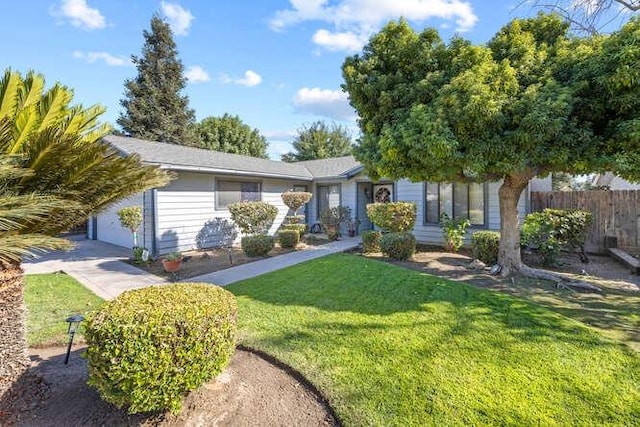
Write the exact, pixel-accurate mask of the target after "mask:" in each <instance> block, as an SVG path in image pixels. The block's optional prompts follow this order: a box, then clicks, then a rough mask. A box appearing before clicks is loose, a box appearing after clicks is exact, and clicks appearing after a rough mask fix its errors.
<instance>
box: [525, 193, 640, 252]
mask: <svg viewBox="0 0 640 427" xmlns="http://www.w3.org/2000/svg"><path fill="white" fill-rule="evenodd" d="M545 208H554V209H583V210H586V211H589V212H591V213H592V214H593V223H592V224H591V230H590V231H589V234H588V235H587V242H586V245H585V249H586V250H587V251H588V252H604V251H605V250H606V244H605V237H607V236H613V237H615V238H616V239H617V244H618V246H619V247H633V248H637V247H638V246H640V245H639V243H640V242H639V239H638V230H639V225H640V224H639V223H640V190H613V191H599V190H598V191H595V190H594V191H545V192H538V191H535V192H532V193H531V209H532V210H533V211H541V210H543V209H545Z"/></svg>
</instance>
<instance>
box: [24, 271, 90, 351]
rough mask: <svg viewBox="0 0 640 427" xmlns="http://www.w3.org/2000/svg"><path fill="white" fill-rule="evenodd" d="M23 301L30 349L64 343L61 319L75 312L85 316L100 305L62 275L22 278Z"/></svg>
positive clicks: (63, 329) (71, 279) (65, 340)
mask: <svg viewBox="0 0 640 427" xmlns="http://www.w3.org/2000/svg"><path fill="white" fill-rule="evenodd" d="M24 299H25V303H26V305H27V341H28V343H29V345H30V346H45V345H55V344H66V343H67V341H68V339H69V335H68V334H67V326H68V324H67V323H66V322H65V319H66V318H67V317H69V316H70V315H72V314H76V313H80V314H86V313H87V312H89V311H92V310H95V309H96V308H98V307H99V306H100V304H101V303H102V299H101V298H100V297H98V296H96V295H95V294H94V293H93V292H91V291H89V290H88V289H87V288H85V287H84V286H82V285H81V284H80V283H78V282H77V281H76V280H75V279H74V278H73V277H71V276H68V275H66V274H62V273H56V274H31V275H27V276H25V292H24ZM81 331H82V329H81ZM78 338H79V337H78V336H76V339H78Z"/></svg>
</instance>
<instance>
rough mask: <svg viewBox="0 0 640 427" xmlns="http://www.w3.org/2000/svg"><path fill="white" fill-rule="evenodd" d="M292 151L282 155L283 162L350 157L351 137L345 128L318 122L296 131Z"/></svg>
mask: <svg viewBox="0 0 640 427" xmlns="http://www.w3.org/2000/svg"><path fill="white" fill-rule="evenodd" d="M291 145H292V146H293V149H294V151H291V152H289V153H286V154H283V155H282V161H283V162H300V161H304V160H316V159H329V158H332V157H342V156H349V155H351V135H350V133H349V131H348V129H347V128H345V127H343V126H341V125H336V124H335V123H332V124H331V125H327V124H326V123H325V122H323V121H321V120H318V121H316V122H313V123H312V124H310V125H308V126H307V125H305V126H303V127H302V128H301V129H298V135H297V136H296V138H295V139H294V140H293V142H292V143H291Z"/></svg>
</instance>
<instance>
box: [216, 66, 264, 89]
mask: <svg viewBox="0 0 640 427" xmlns="http://www.w3.org/2000/svg"><path fill="white" fill-rule="evenodd" d="M220 80H221V81H222V83H226V84H230V83H233V84H237V85H242V86H247V87H253V86H257V85H259V84H260V83H262V76H260V74H258V73H256V72H255V71H252V70H247V71H245V72H244V76H243V77H239V78H233V77H229V76H228V75H226V74H222V75H221V76H220Z"/></svg>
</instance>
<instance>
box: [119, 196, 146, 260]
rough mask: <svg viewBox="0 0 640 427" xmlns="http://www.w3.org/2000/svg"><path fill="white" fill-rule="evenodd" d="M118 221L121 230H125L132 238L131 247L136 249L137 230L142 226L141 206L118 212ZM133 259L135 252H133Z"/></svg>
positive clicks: (129, 207)
mask: <svg viewBox="0 0 640 427" xmlns="http://www.w3.org/2000/svg"><path fill="white" fill-rule="evenodd" d="M118 219H119V220H120V225H121V226H122V228H126V229H127V230H129V231H130V232H131V235H132V236H133V247H134V248H137V247H138V228H140V226H141V225H142V221H143V217H142V206H127V207H124V208H122V209H120V210H119V211H118ZM134 257H135V252H134Z"/></svg>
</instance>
